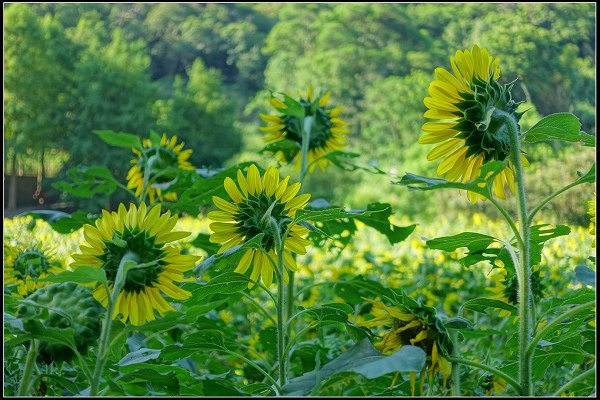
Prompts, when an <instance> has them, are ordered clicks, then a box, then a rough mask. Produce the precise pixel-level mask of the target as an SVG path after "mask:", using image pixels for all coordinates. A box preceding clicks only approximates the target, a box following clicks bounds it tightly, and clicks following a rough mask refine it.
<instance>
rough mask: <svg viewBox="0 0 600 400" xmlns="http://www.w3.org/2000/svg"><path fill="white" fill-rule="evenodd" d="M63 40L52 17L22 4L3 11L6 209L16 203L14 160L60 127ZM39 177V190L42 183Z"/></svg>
mask: <svg viewBox="0 0 600 400" xmlns="http://www.w3.org/2000/svg"><path fill="white" fill-rule="evenodd" d="M65 45H66V43H65V40H64V36H63V35H62V30H61V29H60V25H59V24H57V23H56V21H54V20H53V19H52V18H51V17H50V16H48V17H45V18H43V19H42V18H40V17H38V16H37V15H36V14H35V13H34V12H33V11H32V10H31V8H30V6H28V5H25V4H13V5H10V6H9V7H7V9H6V13H5V14H4V85H5V86H4V88H5V96H4V110H5V114H4V116H5V125H4V129H5V134H6V136H5V138H6V139H8V140H9V141H10V147H11V154H12V160H11V161H12V172H11V175H12V178H11V183H10V193H11V196H10V199H9V204H8V207H9V208H15V206H16V197H15V196H16V162H17V155H18V153H19V152H21V151H23V150H24V149H26V148H29V149H32V150H33V151H34V152H35V153H36V154H41V157H39V160H40V169H39V170H40V172H41V173H42V174H43V169H44V168H43V160H44V157H43V154H44V150H45V147H46V144H47V143H52V142H53V141H55V140H56V139H57V138H58V137H59V135H61V133H62V132H61V129H62V128H63V127H64V126H63V124H62V122H63V118H62V116H61V115H60V109H61V108H60V107H61V104H62V102H63V99H64V97H65V91H66V90H68V87H69V84H68V82H67V74H66V73H65V72H66V71H65V69H64V68H63V65H62V63H63V61H64V60H63V57H62V56H64V54H65V53H64V51H65V47H64V46H65ZM41 178H42V176H41V175H40V176H39V179H38V189H39V186H40V185H41Z"/></svg>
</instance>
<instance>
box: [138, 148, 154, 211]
mask: <svg viewBox="0 0 600 400" xmlns="http://www.w3.org/2000/svg"><path fill="white" fill-rule="evenodd" d="M154 160H156V156H155V155H154V156H151V157H150V158H148V161H147V162H146V165H145V168H144V184H143V186H142V194H141V197H140V204H141V203H143V202H144V201H145V200H146V194H147V193H146V192H147V191H148V181H149V180H150V169H151V168H152V164H154Z"/></svg>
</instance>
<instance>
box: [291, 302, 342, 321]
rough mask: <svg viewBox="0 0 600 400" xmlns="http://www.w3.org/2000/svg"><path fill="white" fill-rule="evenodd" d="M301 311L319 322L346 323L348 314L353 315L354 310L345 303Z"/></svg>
mask: <svg viewBox="0 0 600 400" xmlns="http://www.w3.org/2000/svg"><path fill="white" fill-rule="evenodd" d="M300 311H301V312H302V313H303V314H305V315H309V316H311V317H312V318H314V319H316V320H317V321H319V322H346V321H347V320H348V314H351V313H353V312H354V309H353V308H352V307H351V306H349V305H348V304H345V303H329V304H322V305H318V306H314V307H310V308H306V309H302V308H300Z"/></svg>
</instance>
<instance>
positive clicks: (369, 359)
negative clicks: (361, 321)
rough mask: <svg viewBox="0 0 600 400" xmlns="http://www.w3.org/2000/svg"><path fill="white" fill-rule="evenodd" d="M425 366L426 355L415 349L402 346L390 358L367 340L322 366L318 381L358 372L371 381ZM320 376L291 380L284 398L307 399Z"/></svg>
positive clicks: (313, 373)
mask: <svg viewBox="0 0 600 400" xmlns="http://www.w3.org/2000/svg"><path fill="white" fill-rule="evenodd" d="M423 365H425V352H424V351H423V350H422V349H420V348H418V347H415V346H409V345H406V346H402V347H401V348H400V350H398V351H397V352H395V353H394V354H392V355H390V356H384V355H382V354H381V353H379V352H378V351H377V350H375V349H374V348H373V346H372V345H371V343H370V342H369V340H368V339H363V340H362V341H360V342H359V343H357V344H355V345H354V346H352V347H351V348H350V349H348V350H347V351H346V352H344V353H342V354H341V355H340V356H338V357H337V358H335V359H334V360H333V361H331V362H329V363H327V364H325V365H324V366H322V367H321V368H320V369H319V371H318V377H319V379H320V380H321V381H322V380H324V379H327V378H328V377H330V376H332V375H334V374H336V373H340V372H348V371H349V372H355V373H359V374H361V375H363V376H365V377H366V378H368V379H373V378H377V377H379V376H382V375H385V374H388V373H390V372H418V371H420V370H421V369H422V368H423ZM317 383H318V382H317V373H316V372H315V371H311V372H307V373H305V374H304V375H302V376H299V377H296V378H293V379H291V380H290V381H289V382H288V383H287V384H286V385H284V386H283V388H282V390H283V394H285V395H288V396H305V395H307V394H308V393H310V391H311V390H312V389H313V387H314V386H315V385H316V384H317Z"/></svg>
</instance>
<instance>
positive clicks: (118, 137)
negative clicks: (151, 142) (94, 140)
mask: <svg viewBox="0 0 600 400" xmlns="http://www.w3.org/2000/svg"><path fill="white" fill-rule="evenodd" d="M93 132H94V133H95V134H96V135H98V137H100V139H102V140H103V141H105V142H106V143H108V144H110V145H111V146H116V147H125V148H128V149H131V148H132V147H133V148H136V149H141V148H142V142H141V141H140V138H139V137H138V136H136V135H132V134H131V133H117V132H113V131H110V130H97V131H93Z"/></svg>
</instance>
